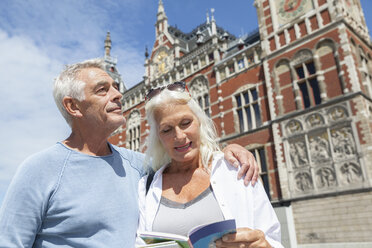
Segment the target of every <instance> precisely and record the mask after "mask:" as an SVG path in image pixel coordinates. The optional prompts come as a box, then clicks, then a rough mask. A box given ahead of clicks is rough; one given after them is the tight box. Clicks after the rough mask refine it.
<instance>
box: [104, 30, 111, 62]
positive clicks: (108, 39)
mask: <svg viewBox="0 0 372 248" xmlns="http://www.w3.org/2000/svg"><path fill="white" fill-rule="evenodd" d="M110 52H111V37H110V31H107V35H106V40H105V55H106V56H110Z"/></svg>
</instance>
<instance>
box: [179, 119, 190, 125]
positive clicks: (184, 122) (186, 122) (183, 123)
mask: <svg viewBox="0 0 372 248" xmlns="http://www.w3.org/2000/svg"><path fill="white" fill-rule="evenodd" d="M190 123H191V121H190V120H186V121H183V122H182V123H181V124H182V126H187V125H189V124H190Z"/></svg>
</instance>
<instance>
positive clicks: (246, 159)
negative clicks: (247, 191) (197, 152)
mask: <svg viewBox="0 0 372 248" xmlns="http://www.w3.org/2000/svg"><path fill="white" fill-rule="evenodd" d="M222 151H223V152H224V154H225V159H226V160H227V161H229V163H230V164H232V165H233V166H234V167H236V168H238V167H239V166H240V170H239V172H238V179H240V178H242V177H244V184H245V185H248V184H249V182H250V181H251V182H252V185H255V183H256V182H257V179H258V173H259V168H258V165H257V162H256V159H255V158H254V156H253V154H252V153H251V152H250V151H248V150H247V149H245V148H244V147H242V146H240V145H237V144H230V145H227V146H226V147H225V148H224V149H223V150H222Z"/></svg>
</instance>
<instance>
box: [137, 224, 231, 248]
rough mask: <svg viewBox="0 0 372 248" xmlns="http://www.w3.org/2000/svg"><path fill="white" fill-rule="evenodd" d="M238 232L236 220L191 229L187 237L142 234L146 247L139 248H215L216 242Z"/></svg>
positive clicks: (156, 233) (167, 234)
mask: <svg viewBox="0 0 372 248" xmlns="http://www.w3.org/2000/svg"><path fill="white" fill-rule="evenodd" d="M234 232H236V223H235V220H224V221H219V222H214V223H210V224H206V225H200V226H197V227H194V228H193V229H191V230H190V231H189V233H188V235H187V237H185V236H182V235H177V234H171V233H160V232H140V233H139V234H138V235H139V236H140V238H142V239H143V240H144V241H145V242H146V245H142V246H139V247H169V248H176V247H182V248H192V247H193V248H206V247H215V246H214V245H213V244H214V241H215V240H217V239H219V238H221V237H222V236H223V235H225V234H227V233H234Z"/></svg>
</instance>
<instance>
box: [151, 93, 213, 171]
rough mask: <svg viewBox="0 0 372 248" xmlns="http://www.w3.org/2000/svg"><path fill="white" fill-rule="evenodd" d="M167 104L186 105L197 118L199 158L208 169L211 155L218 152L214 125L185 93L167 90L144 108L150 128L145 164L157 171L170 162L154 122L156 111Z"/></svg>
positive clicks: (152, 99)
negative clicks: (198, 124)
mask: <svg viewBox="0 0 372 248" xmlns="http://www.w3.org/2000/svg"><path fill="white" fill-rule="evenodd" d="M169 104H171V105H176V104H180V105H183V104H187V105H188V106H189V108H190V110H191V111H192V112H193V113H194V114H195V116H196V117H197V119H198V121H199V123H200V127H199V128H200V157H201V161H202V164H203V166H204V168H206V169H208V164H209V163H210V160H211V159H212V157H213V153H215V152H217V151H220V148H219V145H218V143H217V142H216V140H217V134H216V129H215V126H214V123H213V121H212V119H211V118H209V117H208V116H207V115H206V114H205V113H204V111H203V110H202V109H201V108H200V106H199V104H198V103H197V102H196V101H195V100H194V99H192V98H191V97H190V94H189V93H188V92H187V91H184V92H179V91H170V90H168V89H164V90H163V91H161V92H160V94H159V95H156V96H154V97H153V98H151V100H149V101H148V102H147V103H146V106H145V109H146V117H147V122H148V124H149V126H150V133H149V135H148V136H147V139H146V142H145V147H146V162H147V163H146V164H147V165H149V163H150V161H151V167H152V169H153V170H154V171H157V170H158V169H160V167H162V166H163V165H165V164H168V163H169V162H170V161H171V158H170V157H169V155H168V154H167V152H166V150H165V149H164V147H163V145H162V143H161V141H160V139H159V136H158V125H157V123H156V120H155V113H156V110H157V109H160V108H163V107H164V106H166V105H169Z"/></svg>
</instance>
